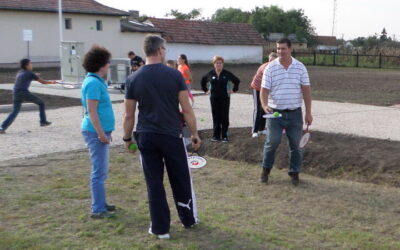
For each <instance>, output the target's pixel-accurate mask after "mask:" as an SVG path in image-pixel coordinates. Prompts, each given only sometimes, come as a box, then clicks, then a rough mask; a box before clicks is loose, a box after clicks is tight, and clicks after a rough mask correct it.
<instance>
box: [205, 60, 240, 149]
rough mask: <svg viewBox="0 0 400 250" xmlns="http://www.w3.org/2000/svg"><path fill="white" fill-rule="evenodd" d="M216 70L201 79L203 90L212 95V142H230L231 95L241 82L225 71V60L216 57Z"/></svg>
mask: <svg viewBox="0 0 400 250" xmlns="http://www.w3.org/2000/svg"><path fill="white" fill-rule="evenodd" d="M212 63H213V65H214V69H213V70H211V71H210V72H208V73H207V74H206V75H205V76H203V78H202V79H201V88H202V89H203V91H204V92H206V93H209V94H210V102H211V111H212V117H213V131H214V132H213V137H212V138H211V141H212V142H218V141H221V139H222V142H229V138H228V128H229V108H230V103H231V94H232V93H234V92H237V91H238V90H239V84H240V80H239V78H237V77H236V76H235V75H234V74H232V73H231V72H229V71H228V70H225V69H224V58H222V57H220V56H214V58H213V60H212Z"/></svg>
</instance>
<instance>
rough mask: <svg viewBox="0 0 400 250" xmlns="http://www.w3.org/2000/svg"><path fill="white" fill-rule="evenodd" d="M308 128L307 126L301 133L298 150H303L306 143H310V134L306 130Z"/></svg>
mask: <svg viewBox="0 0 400 250" xmlns="http://www.w3.org/2000/svg"><path fill="white" fill-rule="evenodd" d="M308 126H309V125H308V124H307V128H306V129H305V130H304V131H303V136H302V137H301V140H300V144H299V146H300V148H304V147H305V146H306V145H307V143H308V142H309V141H310V138H311V134H310V131H309V130H308Z"/></svg>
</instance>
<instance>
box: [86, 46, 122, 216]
mask: <svg viewBox="0 0 400 250" xmlns="http://www.w3.org/2000/svg"><path fill="white" fill-rule="evenodd" d="M110 58H111V54H110V52H108V50H106V49H105V48H102V47H98V46H94V47H92V48H91V49H90V50H89V51H88V52H87V53H86V55H85V57H84V59H83V67H84V68H85V70H86V71H87V72H88V73H87V75H86V78H85V80H84V81H83V84H82V90H81V92H82V105H83V109H84V116H83V120H82V125H81V130H82V136H83V138H84V140H85V143H86V145H87V147H88V149H89V155H90V161H91V164H92V167H91V175H90V188H91V196H92V209H91V212H92V213H91V218H93V219H102V218H110V217H113V214H112V213H110V212H112V211H114V210H115V206H113V205H108V204H107V201H106V187H105V181H106V180H107V176H108V168H109V159H110V156H109V154H110V142H111V140H112V138H111V133H112V132H113V131H114V130H115V117H114V111H113V108H112V104H111V100H110V95H109V94H108V90H107V83H106V81H105V80H104V77H105V76H106V75H107V72H108V68H109V66H110Z"/></svg>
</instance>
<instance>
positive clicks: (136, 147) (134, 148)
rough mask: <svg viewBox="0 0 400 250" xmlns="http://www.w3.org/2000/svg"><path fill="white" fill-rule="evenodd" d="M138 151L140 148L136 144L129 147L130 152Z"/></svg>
mask: <svg viewBox="0 0 400 250" xmlns="http://www.w3.org/2000/svg"><path fill="white" fill-rule="evenodd" d="M137 149H138V146H137V144H136V143H132V144H131V145H129V150H131V151H136V150H137Z"/></svg>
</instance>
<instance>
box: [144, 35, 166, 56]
mask: <svg viewBox="0 0 400 250" xmlns="http://www.w3.org/2000/svg"><path fill="white" fill-rule="evenodd" d="M164 44H165V40H164V39H163V38H162V37H160V36H156V35H149V36H146V38H145V39H144V43H143V50H144V53H145V54H146V56H155V55H156V54H157V51H158V50H159V49H160V48H162V46H163V45H164Z"/></svg>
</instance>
